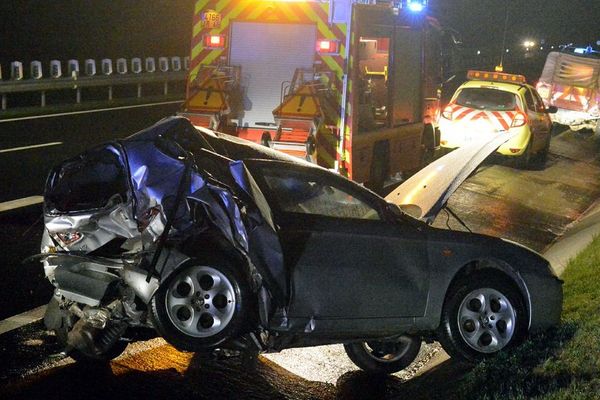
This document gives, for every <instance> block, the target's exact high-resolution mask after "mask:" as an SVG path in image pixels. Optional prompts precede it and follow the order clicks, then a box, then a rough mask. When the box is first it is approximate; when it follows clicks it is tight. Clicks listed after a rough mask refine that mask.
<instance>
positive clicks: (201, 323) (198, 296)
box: [150, 259, 250, 351]
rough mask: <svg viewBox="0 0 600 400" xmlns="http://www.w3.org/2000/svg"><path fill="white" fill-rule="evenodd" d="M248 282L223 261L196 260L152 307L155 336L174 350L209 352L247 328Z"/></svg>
mask: <svg viewBox="0 0 600 400" xmlns="http://www.w3.org/2000/svg"><path fill="white" fill-rule="evenodd" d="M249 294H250V289H249V285H248V282H247V281H246V279H244V278H243V276H242V274H241V273H240V271H239V270H238V269H236V268H235V267H234V266H233V265H231V264H230V263H228V262H226V261H225V260H224V259H221V260H216V261H210V262H206V261H200V260H191V261H189V262H187V263H185V264H184V265H182V266H181V267H179V268H178V269H177V270H176V271H174V272H173V273H172V274H171V275H170V276H169V277H168V278H167V279H166V280H165V281H164V282H163V283H161V285H160V287H159V288H158V290H157V291H156V293H155V295H154V296H153V297H152V300H151V301H150V311H151V313H150V314H151V318H152V321H153V323H154V326H155V327H156V330H157V331H158V332H159V333H160V334H161V335H162V336H163V338H164V339H165V340H166V341H167V342H169V343H170V344H172V345H173V346H174V347H176V348H178V349H180V350H184V351H205V350H207V349H211V348H214V347H216V346H218V345H220V344H221V343H223V342H224V341H226V340H227V339H229V338H232V337H236V335H237V334H238V333H240V330H241V329H242V328H243V327H244V325H245V321H246V318H247V309H248V308H249V307H248V305H249Z"/></svg>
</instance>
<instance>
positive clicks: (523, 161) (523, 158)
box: [516, 138, 533, 169]
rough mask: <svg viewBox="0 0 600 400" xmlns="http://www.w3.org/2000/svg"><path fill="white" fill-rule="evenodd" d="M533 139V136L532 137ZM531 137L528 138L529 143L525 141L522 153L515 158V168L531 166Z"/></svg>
mask: <svg viewBox="0 0 600 400" xmlns="http://www.w3.org/2000/svg"><path fill="white" fill-rule="evenodd" d="M532 139H533V138H532ZM532 139H530V140H529V143H527V147H526V148H525V151H524V152H523V154H521V155H520V156H519V157H518V158H517V160H516V161H517V168H519V169H529V168H530V167H531V163H532V159H533V154H532V153H533V150H532V148H531V147H532V143H531V141H532Z"/></svg>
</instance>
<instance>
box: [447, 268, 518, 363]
mask: <svg viewBox="0 0 600 400" xmlns="http://www.w3.org/2000/svg"><path fill="white" fill-rule="evenodd" d="M526 333H527V312H526V308H525V305H524V303H523V300H522V296H521V294H520V293H519V291H518V289H516V287H515V285H514V283H513V282H512V281H510V280H509V279H508V278H506V277H505V276H503V275H500V274H497V273H489V272H485V271H482V272H478V273H476V274H474V275H470V276H469V277H468V279H463V280H460V281H458V282H456V283H455V284H454V285H453V286H452V288H451V289H450V292H449V295H448V296H447V298H446V302H445V304H444V307H443V311H442V321H441V325H440V335H439V336H440V337H439V339H440V343H441V344H442V346H443V347H444V349H445V350H446V352H448V354H450V355H451V356H452V357H458V358H460V359H463V360H465V361H468V362H477V361H480V360H482V359H484V358H487V357H490V356H493V355H495V354H496V353H498V352H499V351H501V350H505V349H509V348H511V347H514V346H516V345H518V344H520V343H521V342H522V341H523V339H524V337H525V335H526Z"/></svg>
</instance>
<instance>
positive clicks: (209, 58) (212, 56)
mask: <svg viewBox="0 0 600 400" xmlns="http://www.w3.org/2000/svg"><path fill="white" fill-rule="evenodd" d="M221 54H223V49H220V50H213V51H211V52H210V54H209V55H207V56H206V58H205V59H204V60H202V64H206V65H208V64H211V63H212V62H213V61H214V60H215V59H216V58H217V57H219V56H220V55H221Z"/></svg>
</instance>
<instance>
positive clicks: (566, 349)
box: [451, 237, 600, 400]
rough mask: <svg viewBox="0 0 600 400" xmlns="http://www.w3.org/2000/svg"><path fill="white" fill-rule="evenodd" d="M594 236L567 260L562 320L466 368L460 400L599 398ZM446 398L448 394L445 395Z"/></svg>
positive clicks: (599, 248)
mask: <svg viewBox="0 0 600 400" xmlns="http://www.w3.org/2000/svg"><path fill="white" fill-rule="evenodd" d="M599 272H600V237H596V238H595V239H594V241H593V242H592V243H591V244H590V245H589V246H588V247H587V248H586V249H585V250H584V251H583V252H581V253H580V254H579V255H578V256H577V257H576V258H574V259H573V260H571V262H570V263H569V265H568V266H567V269H566V271H565V272H564V274H563V275H562V276H561V278H562V279H563V280H564V281H565V283H564V286H563V289H564V301H563V312H562V323H561V325H560V326H559V327H557V328H555V329H553V330H551V331H548V332H545V333H543V334H539V335H536V336H534V337H531V338H530V339H529V340H528V341H526V342H525V343H523V344H522V345H521V346H519V347H518V348H516V349H515V350H513V351H510V352H506V353H502V354H499V355H498V356H497V357H495V358H494V359H491V360H488V361H485V362H482V363H480V364H479V365H477V366H476V367H475V368H474V369H473V370H471V371H470V372H469V373H468V374H467V375H466V376H465V377H464V378H463V379H462V380H461V382H460V384H459V385H458V387H457V392H456V393H455V395H456V396H457V397H459V398H461V399H486V400H487V399H489V400H491V399H507V398H511V399H531V398H536V399H597V398H600V277H599ZM451 397H452V396H451Z"/></svg>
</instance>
